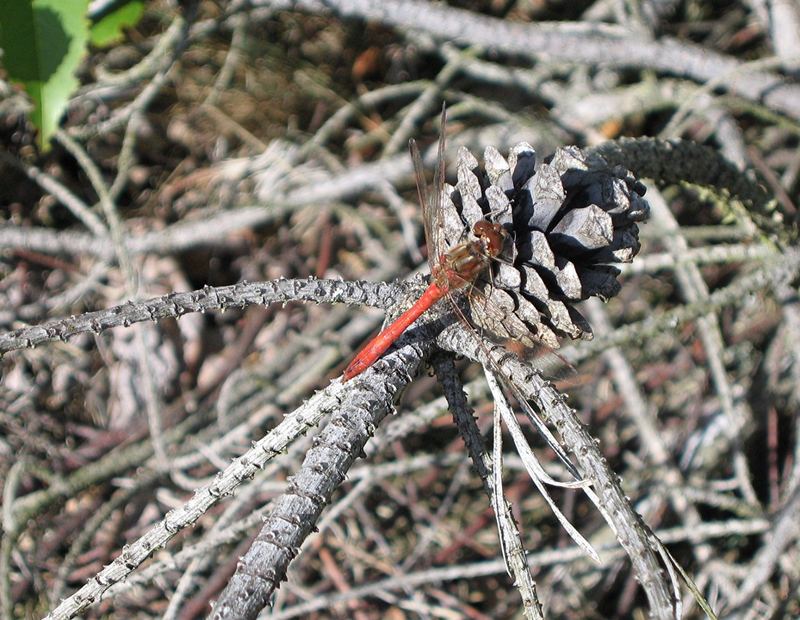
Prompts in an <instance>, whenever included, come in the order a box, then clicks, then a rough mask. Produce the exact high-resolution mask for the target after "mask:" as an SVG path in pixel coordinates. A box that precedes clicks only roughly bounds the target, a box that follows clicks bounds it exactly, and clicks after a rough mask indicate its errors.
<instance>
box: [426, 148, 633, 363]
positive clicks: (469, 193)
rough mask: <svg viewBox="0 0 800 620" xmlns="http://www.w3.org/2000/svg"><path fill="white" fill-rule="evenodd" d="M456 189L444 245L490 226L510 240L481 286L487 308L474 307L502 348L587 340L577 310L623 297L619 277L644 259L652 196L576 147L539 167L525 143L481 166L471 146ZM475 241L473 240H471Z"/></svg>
mask: <svg viewBox="0 0 800 620" xmlns="http://www.w3.org/2000/svg"><path fill="white" fill-rule="evenodd" d="M457 170H458V182H457V183H456V186H455V187H453V186H452V185H446V186H445V188H444V190H443V196H442V205H441V207H442V221H443V225H444V237H445V240H446V241H447V242H448V244H455V243H458V242H459V241H463V238H461V237H463V231H464V230H465V228H466V229H468V230H472V226H473V224H474V223H475V222H477V221H479V220H481V219H488V220H490V221H492V222H497V223H499V224H501V225H502V226H503V228H505V229H506V230H507V231H508V232H510V233H511V234H510V235H509V240H508V243H507V247H505V248H504V249H503V253H502V255H501V256H500V257H499V260H498V261H495V264H494V266H493V267H492V274H491V278H490V279H489V278H488V275H487V278H485V279H484V280H483V281H482V282H481V283H479V286H480V287H481V288H482V289H483V294H484V296H485V297H486V298H487V299H488V300H489V301H488V303H486V307H492V308H502V309H504V315H503V316H502V317H501V318H498V312H497V311H494V312H488V313H487V312H483V311H478V310H477V309H476V308H475V307H474V306H475V304H474V303H473V308H472V320H473V321H474V322H475V323H476V324H477V325H478V326H480V327H481V328H484V329H486V330H488V331H489V332H490V333H492V334H494V335H495V336H497V337H499V338H501V339H513V340H519V341H521V342H522V343H523V344H525V345H528V344H529V343H528V342H527V341H533V342H534V344H535V343H538V342H543V343H545V344H546V345H548V346H549V347H551V348H556V347H558V337H560V336H569V337H571V338H584V339H590V338H591V337H592V330H591V327H590V326H589V324H588V322H587V321H586V319H584V318H583V316H582V315H581V314H580V313H579V312H578V311H577V309H576V308H575V306H574V303H575V302H577V301H580V300H583V299H586V298H588V297H590V296H593V295H594V296H597V297H600V298H601V299H603V300H606V299H608V298H610V297H613V296H614V295H616V294H617V292H618V291H619V288H620V285H619V283H618V282H617V279H616V278H617V276H618V275H619V273H620V272H619V270H618V269H617V268H616V267H614V266H613V265H611V264H610V263H620V262H630V261H631V260H632V259H633V257H634V256H635V255H636V253H637V252H638V251H639V247H640V246H639V229H638V226H637V224H636V223H637V222H641V221H643V220H645V219H646V218H647V216H648V214H649V205H648V204H647V201H646V200H644V199H643V198H642V196H643V195H644V193H645V187H644V185H642V184H641V183H640V182H639V181H637V180H636V179H635V178H634V177H633V174H632V173H631V172H630V171H628V170H625V169H624V168H621V167H614V168H612V167H610V166H609V165H608V164H607V163H606V162H605V160H603V159H602V158H601V157H600V156H592V157H587V155H586V154H584V153H583V152H582V151H581V150H580V149H579V148H577V147H565V148H560V149H558V150H557V151H556V152H555V154H554V155H553V156H552V157H551V158H549V159H548V160H546V161H545V162H544V163H541V164H540V165H539V166H538V167H537V166H536V153H535V151H534V150H533V148H532V147H531V146H530V145H529V144H527V143H525V142H521V143H519V144H517V145H516V146H514V147H513V148H512V149H511V152H510V153H509V156H508V159H505V158H503V156H502V155H500V153H499V152H498V150H497V149H495V148H494V147H488V148H487V149H486V150H485V152H484V166H483V168H482V167H481V166H480V165H479V163H478V160H477V159H476V158H475V157H474V156H473V155H472V153H470V152H469V150H467V149H466V148H465V147H461V148H460V149H459V152H458V163H457ZM470 234H471V233H470Z"/></svg>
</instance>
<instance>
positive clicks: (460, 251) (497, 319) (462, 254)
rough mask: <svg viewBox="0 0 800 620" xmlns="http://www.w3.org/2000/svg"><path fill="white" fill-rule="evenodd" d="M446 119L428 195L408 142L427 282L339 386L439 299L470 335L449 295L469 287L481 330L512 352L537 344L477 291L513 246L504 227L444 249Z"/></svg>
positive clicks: (484, 223)
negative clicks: (498, 329) (488, 328)
mask: <svg viewBox="0 0 800 620" xmlns="http://www.w3.org/2000/svg"><path fill="white" fill-rule="evenodd" d="M446 119H447V115H446V111H445V110H444V109H443V110H442V120H441V122H442V133H441V136H440V139H439V147H438V153H437V163H436V168H435V172H434V179H435V180H434V189H433V192H430V191H429V190H428V188H427V184H426V182H425V173H424V169H423V165H422V157H421V156H420V152H419V148H418V147H417V144H416V142H415V141H414V140H410V141H409V148H410V151H411V158H412V161H413V163H414V172H415V177H416V182H417V192H418V195H419V201H420V204H421V205H422V213H423V222H424V226H425V238H426V242H427V244H428V262H429V265H430V270H431V282H430V284H429V285H428V287H427V289H426V290H425V291H424V292H423V293H422V295H421V296H420V297H419V299H417V301H416V302H415V303H414V304H413V305H412V306H411V307H410V308H409V309H408V310H406V311H405V312H403V313H402V314H401V315H400V316H399V317H398V318H397V319H396V320H395V321H394V322H393V323H391V324H390V325H389V326H388V327H386V328H385V329H384V330H383V331H381V332H380V333H379V334H378V335H377V336H375V337H374V338H373V339H372V340H371V341H370V342H369V343H367V344H366V345H365V346H364V347H363V348H362V349H361V350H360V351H359V352H358V354H357V355H356V356H355V357H354V358H353V360H352V361H351V362H350V364H349V365H348V366H347V368H346V369H345V371H344V373H343V379H344V381H349V380H350V379H352V378H353V377H356V376H358V375H360V374H361V373H362V372H364V371H365V370H366V369H367V368H369V367H370V366H372V364H374V363H375V362H376V361H377V360H378V359H380V357H381V356H382V355H383V354H384V353H385V352H386V351H387V350H388V349H389V348H390V347H391V346H392V345H393V344H394V343H395V342H396V341H397V340H398V339H399V338H400V336H401V335H402V334H403V333H404V332H405V331H406V330H407V329H408V328H409V327H410V326H411V325H412V324H413V323H414V322H415V321H416V320H417V319H418V318H419V317H420V316H422V314H424V313H425V312H427V311H428V310H429V309H430V308H431V307H433V305H434V304H436V303H437V302H438V301H440V300H442V299H444V298H448V299H449V300H450V301H451V302H452V306H453V308H454V310H455V311H456V314H457V315H458V316H459V317H460V318H462V322H464V323H467V325H466V326H467V327H468V328H469V329H472V326H470V325H469V324H468V321H466V318H465V317H464V316H463V313H462V312H461V310H460V309H459V305H458V303H457V302H456V301H455V300H454V297H453V293H454V292H456V291H459V290H462V289H465V288H468V287H469V288H470V293H469V295H468V296H469V297H470V298H471V299H475V298H482V303H479V304H476V303H473V306H474V307H476V312H474V313H473V316H475V315H483V316H481V317H480V318H481V321H480V322H481V323H482V324H486V325H492V324H495V325H502V330H503V332H505V333H506V334H509V333H511V334H513V339H514V341H515V346H522V348H523V350H532V349H535V348H538V347H539V346H540V345H541V344H542V343H541V342H540V341H539V340H538V339H537V334H535V333H531V328H530V327H529V326H528V325H527V324H526V323H524V322H523V321H522V320H521V319H519V318H517V317H515V315H513V314H511V313H509V312H508V310H507V309H506V308H501V307H497V304H495V303H493V302H492V300H491V298H490V297H487V296H485V295H480V293H478V292H477V290H476V288H477V282H478V280H479V278H480V277H481V276H483V275H485V274H487V273H489V272H490V270H491V266H492V265H493V264H495V263H496V262H497V261H501V260H503V258H502V257H503V256H504V255H505V254H507V253H510V252H509V251H508V250H509V248H510V247H512V246H513V237H512V234H511V232H510V231H509V230H508V229H506V228H505V227H504V226H503V225H501V224H499V223H497V222H492V221H490V220H489V219H488V218H484V219H480V220H478V221H477V222H475V224H473V226H472V229H471V233H472V238H471V239H468V240H466V241H462V242H461V243H458V244H456V245H453V246H452V247H451V248H449V249H448V248H447V247H446V240H445V234H443V232H442V230H443V229H444V227H445V225H444V222H443V219H444V216H443V209H442V196H443V192H444V190H445V135H444V127H445V123H446ZM545 346H547V345H545Z"/></svg>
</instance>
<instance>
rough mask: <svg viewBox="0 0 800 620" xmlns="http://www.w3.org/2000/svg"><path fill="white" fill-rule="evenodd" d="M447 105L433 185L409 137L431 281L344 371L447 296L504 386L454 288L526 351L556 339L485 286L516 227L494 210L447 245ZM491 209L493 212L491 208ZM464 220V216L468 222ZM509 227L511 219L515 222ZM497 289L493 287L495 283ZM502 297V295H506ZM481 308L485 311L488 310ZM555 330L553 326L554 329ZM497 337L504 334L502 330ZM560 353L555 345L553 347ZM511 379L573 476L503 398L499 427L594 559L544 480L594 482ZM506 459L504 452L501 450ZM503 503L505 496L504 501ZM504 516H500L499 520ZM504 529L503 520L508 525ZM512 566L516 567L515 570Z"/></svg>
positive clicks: (365, 363)
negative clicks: (542, 453)
mask: <svg viewBox="0 0 800 620" xmlns="http://www.w3.org/2000/svg"><path fill="white" fill-rule="evenodd" d="M446 118H447V116H446V110H445V109H444V108H443V109H442V117H441V134H440V138H439V146H438V153H437V163H436V168H435V172H434V188H433V191H432V192H430V191H429V190H428V188H427V185H426V182H425V173H424V169H423V165H422V157H421V156H420V153H419V149H418V148H417V145H416V142H414V140H411V141H409V147H410V151H411V158H412V161H413V163H414V172H415V176H416V182H417V192H418V194H419V200H420V204H421V205H422V211H423V220H424V226H425V237H426V241H427V243H428V262H429V264H430V269H431V281H430V284H429V285H428V287H427V288H426V289H425V291H424V292H423V293H422V295H421V296H420V297H419V299H417V301H416V302H415V303H414V304H413V305H412V306H411V307H410V308H409V309H408V310H406V311H405V312H403V313H402V314H401V315H400V316H399V317H398V318H397V319H396V320H395V321H394V322H392V323H391V324H390V325H389V326H388V327H386V328H385V329H384V330H383V331H381V332H380V333H379V334H378V335H377V336H375V337H374V338H373V339H372V340H371V341H370V342H369V343H367V345H366V346H364V347H363V348H362V349H361V350H360V351H359V353H358V354H357V355H356V356H355V357H354V358H353V360H352V361H351V362H350V364H349V365H348V366H347V368H346V369H345V371H344V374H343V378H344V380H345V381H349V380H350V379H352V378H354V377H356V376H358V375H360V374H361V373H363V372H364V371H365V370H366V369H367V368H369V367H370V366H371V365H372V364H374V363H375V362H376V361H377V360H378V359H380V357H381V356H382V355H383V354H384V353H385V352H386V351H387V350H388V349H389V348H390V347H391V346H392V344H393V343H394V342H395V341H396V340H397V339H398V338H400V336H401V335H402V334H403V333H404V332H405V331H406V330H407V329H408V328H409V327H410V326H411V325H412V324H413V323H414V322H415V321H416V320H417V319H418V318H419V317H420V316H422V314H424V313H425V312H427V311H428V310H429V309H430V308H431V307H432V306H433V305H434V304H436V303H437V302H439V301H440V300H442V299H445V298H446V299H448V300H449V302H450V304H451V306H452V309H453V311H454V313H455V314H456V316H457V317H458V318H459V319H460V321H461V323H462V324H464V326H465V327H466V328H467V329H468V330H469V332H470V333H472V334H473V335H474V336H475V338H477V339H478V343H479V344H480V346H481V348H482V349H483V351H484V354H485V355H484V357H485V359H486V360H487V364H488V367H487V368H486V370H487V380H488V381H489V385H490V387H491V386H492V385H495V386H497V378H498V377H500V378H502V377H503V373H502V372H501V371H500V369H499V368H498V366H497V364H496V363H495V362H493V361H492V356H491V354H490V353H489V351H488V350H487V348H486V345H485V344H484V343H483V340H481V339H480V337H479V336H478V335H477V334H476V333H475V329H474V328H473V327H472V325H470V322H469V320H468V319H467V318H466V316H465V314H464V312H463V311H462V310H461V307H460V305H459V303H458V301H457V300H456V299H455V296H454V293H457V292H458V291H460V290H463V289H465V288H468V287H469V291H468V297H470V298H471V299H473V300H474V299H480V301H479V302H478V303H475V302H474V301H473V302H472V304H471V316H472V317H473V320H474V321H475V322H476V323H480V324H481V325H482V326H483V325H488V326H490V327H489V329H490V330H491V325H492V324H495V325H497V324H500V325H501V327H500V328H499V329H497V330H496V331H498V332H502V333H504V334H506V336H509V335H513V336H512V337H513V342H512V343H511V344H512V345H514V346H513V347H509V348H514V349H519V348H520V347H521V348H522V350H523V352H527V351H530V350H533V349H540V348H542V347H543V348H545V349H550V346H552V345H553V344H555V346H557V341H556V342H555V343H553V341H552V340H551V339H549V338H548V337H547V334H546V333H542V332H537V331H536V329H535V328H533V329H532V328H531V326H530V325H529V324H528V323H526V322H525V321H523V320H522V319H521V318H519V317H517V316H516V315H514V314H511V313H509V311H508V309H507V308H505V307H500V304H496V303H494V302H493V297H494V296H493V295H492V294H488V295H487V294H482V293H480V291H479V286H480V283H481V278H482V276H485V275H486V274H490V273H491V268H492V265H494V264H496V263H498V264H500V265H501V266H502V265H503V263H504V262H505V263H506V264H507V263H508V262H510V261H509V259H508V256H513V243H514V239H513V233H512V232H511V230H513V229H511V230H509V229H507V228H505V227H504V225H501V224H500V223H498V222H492V221H491V220H490V219H488V217H485V218H483V219H478V220H477V221H476V222H475V223H474V224H473V225H472V228H471V235H472V238H471V239H467V240H466V241H461V242H460V243H456V244H454V245H452V247H450V248H447V247H446V240H445V237H446V234H445V232H443V231H444V229H445V228H446V226H445V223H444V221H443V220H444V217H445V216H444V215H443V211H444V209H443V206H442V201H443V196H444V191H445V132H444V128H445V123H446ZM487 215H491V214H487ZM462 223H463V222H462ZM509 228H511V227H510V225H509ZM492 292H494V291H492ZM501 298H502V297H501ZM481 315H482V316H481ZM550 335H551V337H552V338H554V336H552V333H550ZM495 339H503V338H502V337H500V338H495ZM554 355H555V353H554ZM502 383H503V384H504V385H505V387H506V388H507V389H508V390H509V391H510V392H511V393H512V394H513V396H514V399H515V400H516V401H517V402H518V403H519V405H520V407H521V408H522V410H523V412H524V413H525V415H526V417H527V418H528V420H530V421H531V423H532V424H533V425H534V426H535V427H536V429H537V430H538V432H539V434H540V435H541V436H542V437H543V438H544V439H545V441H546V443H547V444H548V445H549V446H550V448H551V449H552V450H553V451H554V453H555V454H556V455H557V457H558V458H559V460H560V461H561V462H562V463H563V464H564V466H565V467H566V469H567V471H568V472H569V474H570V476H571V477H572V478H573V481H568V482H563V481H556V480H554V479H552V478H551V477H550V476H549V475H548V474H547V473H546V472H545V471H544V469H543V468H542V467H541V465H540V464H539V462H538V459H537V457H536V456H535V455H534V454H533V451H532V450H531V448H530V446H529V445H528V444H527V441H526V439H525V438H524V436H523V434H522V431H521V430H520V427H519V424H518V423H517V421H516V418H515V416H514V415H513V414H511V413H510V409H508V408H507V407H503V406H500V405H498V406H496V416H495V427H496V429H499V420H500V417H502V419H503V421H504V422H505V423H506V425H507V426H508V428H509V431H510V432H511V435H512V437H513V439H514V443H515V445H516V447H517V451H518V452H519V454H520V457H521V458H522V461H523V463H524V465H525V467H526V469H527V471H528V473H529V475H530V476H531V478H532V479H533V481H534V483H535V484H536V486H537V488H538V489H539V490H540V491H541V493H542V495H543V496H544V498H545V500H546V501H547V502H548V504H549V505H550V507H551V508H552V509H553V511H554V513H555V515H556V516H557V517H558V519H559V521H560V522H561V524H562V525H563V526H564V528H565V529H566V530H567V532H568V533H569V535H570V536H571V537H572V538H573V540H575V541H576V542H577V543H578V545H579V546H580V547H581V548H583V549H584V551H585V552H586V553H587V554H588V555H589V556H590V557H592V558H593V559H594V560H595V561H597V562H599V561H600V559H599V556H598V555H597V552H596V551H595V550H594V549H593V548H592V546H591V544H590V543H589V542H588V541H586V540H585V539H584V537H583V536H582V535H581V534H580V533H579V532H578V531H577V530H576V529H575V528H574V526H572V524H570V523H569V521H568V520H567V519H566V517H565V516H564V515H563V514H562V513H561V511H560V510H559V509H558V507H557V506H556V505H555V503H554V502H553V500H552V498H550V496H549V494H548V493H547V491H546V490H545V488H544V485H545V484H547V485H551V486H558V487H563V488H572V489H575V488H583V489H584V491H588V490H587V489H586V485H587V482H586V481H585V480H582V479H581V476H580V474H579V472H578V471H577V469H576V468H575V466H574V464H573V463H572V461H571V460H570V459H569V457H568V456H567V454H566V453H565V451H564V449H563V448H562V447H561V445H560V444H559V442H558V440H557V439H556V438H555V437H554V436H553V434H552V432H551V431H550V429H549V428H548V427H547V425H546V424H545V423H544V422H543V421H542V420H541V418H540V417H539V416H538V415H537V414H536V412H535V411H534V410H533V408H532V407H531V405H530V404H529V403H528V402H527V399H526V398H525V397H524V396H523V395H522V393H521V391H520V390H519V388H518V387H516V386H514V385H513V384H512V383H510V382H508V381H502ZM492 392H493V393H495V394H496V398H498V399H503V396H502V394H501V393H500V392H499V387H497V389H495V388H493V389H492ZM495 449H496V450H497V451H498V452H499V451H501V441H500V439H499V430H498V431H496V433H495ZM498 458H500V459H501V457H498ZM501 469H502V464H501V463H498V464H497V465H496V466H495V467H494V478H495V493H494V494H493V499H492V501H493V502H495V503H497V502H499V500H500V498H501V497H502V479H501V477H500V473H499V472H500V471H501ZM498 506H499V504H498ZM495 513H496V514H497V515H498V519H499V514H500V512H499V508H497V507H496V509H495ZM498 524H499V520H498ZM501 532H502V527H501ZM503 539H504V536H503V535H502V533H501V544H503ZM503 547H505V545H504V544H503ZM503 557H504V559H506V564H507V567H508V566H509V559H508V556H507V555H506V552H505V548H504V553H503ZM509 574H510V570H509Z"/></svg>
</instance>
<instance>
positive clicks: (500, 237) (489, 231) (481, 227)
mask: <svg viewBox="0 0 800 620" xmlns="http://www.w3.org/2000/svg"><path fill="white" fill-rule="evenodd" d="M472 234H473V235H475V236H476V237H477V238H478V239H479V240H480V241H481V242H482V243H483V245H484V247H485V248H486V253H487V254H489V255H490V256H492V257H496V256H499V255H500V253H501V252H502V251H503V242H504V240H505V237H506V234H507V233H506V231H505V230H503V227H502V226H500V224H493V223H492V222H490V221H489V220H480V221H477V222H475V225H474V226H473V227H472Z"/></svg>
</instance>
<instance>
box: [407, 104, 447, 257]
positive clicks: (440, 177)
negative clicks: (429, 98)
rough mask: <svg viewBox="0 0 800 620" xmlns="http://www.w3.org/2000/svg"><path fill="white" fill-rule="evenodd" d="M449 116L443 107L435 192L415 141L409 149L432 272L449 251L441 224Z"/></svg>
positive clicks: (409, 144) (409, 143)
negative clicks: (446, 123)
mask: <svg viewBox="0 0 800 620" xmlns="http://www.w3.org/2000/svg"><path fill="white" fill-rule="evenodd" d="M446 119H447V115H446V112H445V108H444V107H442V127H441V134H440V136H439V149H438V153H437V156H436V168H435V170H434V181H433V191H430V190H429V188H428V184H427V183H426V181H425V169H424V167H423V165H422V156H421V155H420V153H419V148H418V147H417V143H416V141H414V140H409V142H408V147H409V150H410V152H411V161H412V162H413V163H414V176H415V177H416V181H417V194H418V195H419V203H420V205H421V206H422V221H423V223H424V225H425V242H426V243H427V244H428V264H429V265H430V267H431V270H433V269H434V267H435V266H436V265H438V263H439V257H440V256H441V255H442V254H444V253H445V252H446V251H447V248H446V247H445V242H444V237H443V235H442V222H441V214H442V210H441V206H442V205H441V203H442V190H443V188H444V178H445V162H444V149H445V135H444V132H445V121H446Z"/></svg>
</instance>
